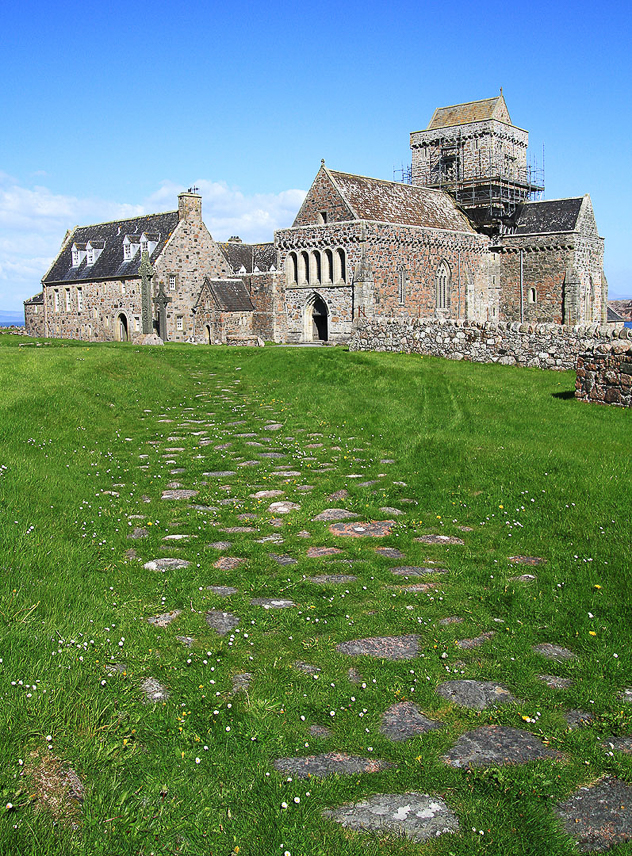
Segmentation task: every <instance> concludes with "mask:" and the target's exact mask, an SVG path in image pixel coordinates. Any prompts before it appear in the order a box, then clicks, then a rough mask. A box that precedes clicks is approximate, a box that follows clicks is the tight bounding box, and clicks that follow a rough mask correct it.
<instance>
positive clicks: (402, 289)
mask: <svg viewBox="0 0 632 856" xmlns="http://www.w3.org/2000/svg"><path fill="white" fill-rule="evenodd" d="M397 299H398V300H399V302H400V303H401V304H402V305H403V304H404V303H405V302H406V268H405V267H404V266H403V265H402V266H401V267H399V268H398V269H397Z"/></svg>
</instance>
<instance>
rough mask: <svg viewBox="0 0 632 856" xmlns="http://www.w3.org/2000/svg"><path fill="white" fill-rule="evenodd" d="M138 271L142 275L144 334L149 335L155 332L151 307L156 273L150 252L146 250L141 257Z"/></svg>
mask: <svg viewBox="0 0 632 856" xmlns="http://www.w3.org/2000/svg"><path fill="white" fill-rule="evenodd" d="M138 272H139V273H140V275H141V278H142V282H141V297H142V304H141V305H142V310H141V311H142V318H143V335H145V336H147V335H149V334H150V333H153V312H152V309H151V280H152V277H153V275H154V269H153V267H152V266H151V263H150V261H149V253H148V252H147V250H145V251H144V252H143V254H142V257H141V263H140V267H139V268H138Z"/></svg>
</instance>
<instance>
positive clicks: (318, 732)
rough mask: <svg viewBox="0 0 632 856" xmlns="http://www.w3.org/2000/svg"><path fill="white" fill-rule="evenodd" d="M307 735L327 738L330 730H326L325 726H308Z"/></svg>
mask: <svg viewBox="0 0 632 856" xmlns="http://www.w3.org/2000/svg"><path fill="white" fill-rule="evenodd" d="M309 733H310V734H311V736H312V737H323V738H325V737H329V736H330V735H331V728H327V726H326V725H310V727H309Z"/></svg>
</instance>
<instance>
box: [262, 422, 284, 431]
mask: <svg viewBox="0 0 632 856" xmlns="http://www.w3.org/2000/svg"><path fill="white" fill-rule="evenodd" d="M281 428H283V425H282V424H281V423H280V422H270V423H269V424H268V425H264V426H263V430H264V431H280V430H281Z"/></svg>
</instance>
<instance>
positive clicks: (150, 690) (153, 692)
mask: <svg viewBox="0 0 632 856" xmlns="http://www.w3.org/2000/svg"><path fill="white" fill-rule="evenodd" d="M140 688H141V690H142V691H143V693H144V694H145V704H158V703H159V702H161V701H167V699H168V698H169V690H168V689H167V688H166V687H165V686H164V685H163V684H161V683H160V681H157V680H156V678H145V680H144V681H143V682H142V683H141V685H140Z"/></svg>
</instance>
